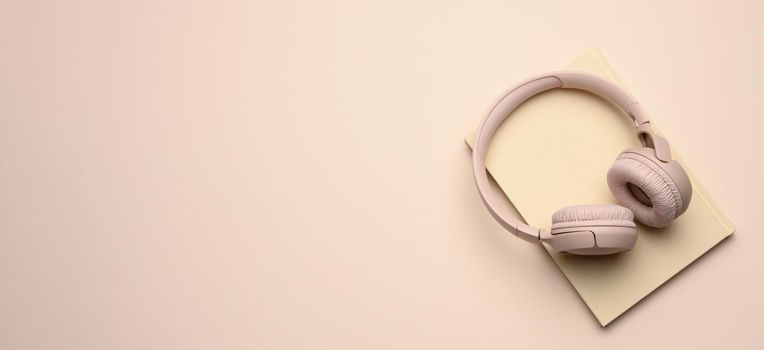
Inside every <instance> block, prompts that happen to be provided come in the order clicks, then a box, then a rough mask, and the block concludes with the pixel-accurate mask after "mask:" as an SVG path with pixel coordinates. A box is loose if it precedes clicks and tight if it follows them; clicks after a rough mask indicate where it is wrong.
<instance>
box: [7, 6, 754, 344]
mask: <svg viewBox="0 0 764 350" xmlns="http://www.w3.org/2000/svg"><path fill="white" fill-rule="evenodd" d="M762 13H764V6H762V5H760V4H757V3H756V2H754V1H751V2H747V3H746V2H724V4H721V3H717V2H705V1H701V2H699V1H687V2H673V3H671V4H666V3H665V2H663V1H660V2H657V1H656V2H655V3H654V4H650V3H648V2H643V1H633V2H628V3H627V2H611V1H602V2H584V1H577V2H571V3H570V4H553V3H546V2H530V1H524V2H518V3H514V4H513V3H512V2H509V1H496V2H482V1H477V2H470V3H469V4H468V3H467V2H464V3H462V4H447V3H444V2H437V1H430V2H427V1H405V2H399V3H397V4H393V3H389V2H379V3H377V4H373V3H370V2H369V3H367V2H332V1H326V2H313V1H305V2H302V3H296V2H282V1H270V2H262V1H260V2H258V1H253V2H244V1H243V2H241V3H229V2H221V1H215V2H213V1H209V2H198V1H194V2H188V1H176V2H161V3H158V2H156V1H130V2H121V3H119V2H114V3H107V2H96V1H67V2H50V3H46V2H37V1H17V2H15V1H10V2H9V1H7V0H6V1H2V2H0V348H3V349H37V348H40V349H42V348H44V349H50V348H58V349H103V348H111V349H137V348H140V349H166V348H258V349H278V348H436V347H437V348H495V349H506V348H519V347H520V346H534V347H535V346H540V345H544V346H546V347H550V348H551V347H557V348H559V347H561V346H565V347H568V348H570V347H573V346H576V347H582V348H603V349H604V348H613V347H618V348H646V347H654V346H658V345H662V346H681V347H688V346H694V347H697V348H704V347H706V348H718V347H720V346H727V345H728V344H734V346H732V347H735V348H761V346H762V344H764V335H762V332H761V329H762V326H761V324H762V321H764V320H762V318H763V316H762V315H763V314H764V302H762V299H761V296H762V294H764V282H762V277H761V269H762V267H764V257H763V256H762V254H761V246H762V244H764V237H762V229H763V228H764V227H763V226H764V224H762V221H761V220H760V219H759V217H760V216H761V215H760V214H759V210H760V209H759V208H760V203H761V198H762V196H764V190H763V188H762V184H761V182H760V179H761V178H762V175H764V174H762V169H764V168H763V167H762V166H761V160H762V157H761V154H760V150H761V149H764V141H762V138H761V137H760V135H761V130H762V127H763V126H764V121H762V114H764V99H762V98H761V95H762V92H763V91H764V68H762V64H761V62H762V61H764V26H762V24H760V16H761V14H762ZM591 45H597V46H598V47H599V48H600V49H601V50H602V51H603V53H604V54H605V56H606V57H607V58H608V60H609V61H610V63H611V64H612V65H613V66H614V68H615V69H616V70H617V71H618V73H619V75H620V76H621V78H622V79H623V80H624V82H625V83H626V85H627V86H629V87H630V89H631V90H632V91H633V92H634V94H635V95H636V96H638V97H639V98H640V100H641V101H642V102H643V104H644V105H645V106H646V107H647V108H648V110H649V111H650V112H651V114H652V115H655V116H657V117H658V118H660V120H661V124H660V125H661V129H662V130H663V131H664V132H665V133H666V134H668V135H671V136H672V140H671V141H672V144H673V145H674V146H676V147H677V148H678V149H679V150H680V152H681V154H682V157H683V158H684V160H685V161H686V163H688V164H689V165H690V166H691V168H692V169H693V171H694V173H695V174H696V175H697V176H698V177H699V178H700V179H701V180H702V182H703V184H704V186H705V187H706V189H707V190H708V191H709V193H710V194H711V195H712V196H713V197H714V198H715V199H716V201H717V202H718V204H719V205H720V207H721V208H722V209H723V210H724V212H725V213H726V214H727V215H728V216H729V217H730V219H731V220H732V222H733V223H734V224H735V226H736V227H737V233H736V234H735V235H734V236H733V237H731V238H730V239H728V240H726V241H725V242H723V243H722V244H721V245H720V246H719V247H718V248H717V249H714V251H713V252H711V253H710V254H708V255H707V256H705V257H703V258H702V259H701V260H699V261H698V262H696V263H695V264H694V265H693V266H691V267H690V268H689V269H688V270H687V271H685V272H684V273H682V274H680V275H679V276H678V277H676V278H674V279H673V280H672V281H670V282H669V283H668V284H667V285H666V286H664V287H662V288H661V289H659V290H658V291H657V292H656V293H654V294H653V295H651V296H650V297H648V298H647V299H646V300H645V301H643V302H642V303H640V304H639V305H638V306H637V307H636V308H634V309H633V310H631V311H629V312H628V313H627V314H626V315H624V316H623V317H621V318H619V319H618V320H617V321H615V322H614V323H613V324H612V325H611V326H610V327H608V328H607V329H602V328H600V327H599V325H598V324H597V323H596V321H595V320H594V318H593V317H592V316H591V314H590V313H589V311H588V310H587V309H586V307H585V306H584V305H583V303H582V302H581V301H580V300H579V298H578V296H576V295H575V292H574V291H573V289H572V288H571V287H570V286H569V285H568V283H567V282H566V281H565V280H564V278H562V276H561V274H560V272H559V271H558V270H557V268H556V267H555V266H554V264H553V263H552V261H551V259H550V258H549V257H548V256H547V255H546V254H545V253H544V252H542V251H541V250H540V249H533V248H532V247H530V246H528V245H527V244H526V243H524V242H522V241H520V240H516V239H513V238H511V237H509V236H508V235H507V234H506V233H505V232H502V230H501V228H500V227H499V225H497V224H495V223H494V222H493V221H492V220H491V218H490V216H489V215H488V214H487V212H486V211H485V210H484V209H483V207H482V206H481V204H480V201H479V199H478V197H477V194H476V193H475V190H474V188H473V184H472V178H471V174H470V170H469V151H468V149H467V148H466V147H465V146H464V144H463V142H462V138H463V136H464V134H465V133H466V132H467V131H469V130H471V129H472V128H474V126H475V125H476V123H477V121H478V118H479V116H480V115H481V114H482V112H483V111H484V110H485V108H487V105H488V104H489V103H490V102H491V101H492V99H493V98H494V97H495V95H496V94H497V93H499V92H500V91H502V90H503V89H504V88H506V87H507V86H508V85H509V84H511V83H512V82H514V81H516V80H518V79H520V78H522V77H525V76H527V75H529V74H534V73H536V72H539V71H544V70H549V69H554V68H557V67H559V66H561V65H562V64H564V63H566V62H567V61H568V60H569V59H570V58H571V57H574V56H575V55H577V54H579V53H580V52H582V51H583V50H584V49H586V48H588V47H589V46H591ZM614 156H615V155H614ZM550 214H551V213H550Z"/></svg>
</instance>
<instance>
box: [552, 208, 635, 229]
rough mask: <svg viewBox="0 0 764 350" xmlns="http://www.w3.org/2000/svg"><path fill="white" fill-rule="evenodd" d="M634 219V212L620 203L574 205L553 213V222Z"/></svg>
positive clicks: (629, 220)
mask: <svg viewBox="0 0 764 350" xmlns="http://www.w3.org/2000/svg"><path fill="white" fill-rule="evenodd" d="M633 220H634V214H632V212H631V210H629V209H628V208H624V207H622V206H620V205H612V204H597V205H574V206H571V207H565V208H562V209H560V210H558V211H556V212H555V213H554V215H552V224H561V223H567V222H580V221H628V222H631V221H633Z"/></svg>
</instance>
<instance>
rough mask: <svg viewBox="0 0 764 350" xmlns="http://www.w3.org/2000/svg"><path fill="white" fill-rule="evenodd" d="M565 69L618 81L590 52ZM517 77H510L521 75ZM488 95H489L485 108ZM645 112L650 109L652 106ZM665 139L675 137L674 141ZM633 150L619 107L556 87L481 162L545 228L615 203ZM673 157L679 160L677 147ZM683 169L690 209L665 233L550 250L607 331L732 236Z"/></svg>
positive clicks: (522, 111)
mask: <svg viewBox="0 0 764 350" xmlns="http://www.w3.org/2000/svg"><path fill="white" fill-rule="evenodd" d="M565 69H569V70H577V71H585V72H589V73H593V74H596V75H599V76H603V77H605V78H608V79H610V80H612V81H614V82H616V83H618V84H621V85H622V83H621V81H620V80H619V79H618V77H617V76H616V74H615V72H614V71H613V70H612V68H610V66H609V65H608V64H607V62H606V61H605V59H604V58H603V57H602V55H601V54H600V53H599V51H597V50H596V49H591V50H589V51H587V52H586V53H585V54H584V55H582V56H581V57H579V58H578V59H576V60H575V61H573V62H572V63H570V64H569V65H568V66H566V67H565ZM529 75H530V74H529ZM516 78H517V79H513V80H520V79H523V78H525V77H516ZM507 83H508V85H510V84H512V83H513V81H508V82H507ZM499 92H500V91H497V94H498V93H499ZM494 97H495V96H486V101H487V102H486V103H490V101H491V100H492V99H493V98H494ZM636 98H637V99H639V96H636ZM643 106H644V107H645V108H646V109H647V112H648V113H649V112H650V106H649V105H648V104H646V103H643ZM486 107H488V106H487V105H486ZM651 121H652V124H653V125H656V124H657V125H658V126H660V119H659V118H657V120H656V118H655V117H653V116H651ZM664 136H665V137H666V138H667V139H668V140H669V142H670V141H671V135H664ZM473 137H474V132H473V133H471V134H470V135H469V136H468V137H467V143H468V144H470V145H471V142H472V138H473ZM634 147H641V145H640V144H639V141H638V140H637V137H636V135H635V132H634V124H633V122H631V120H630V119H629V118H628V117H627V116H626V115H625V114H624V113H623V112H621V111H620V110H619V109H617V108H616V107H615V106H613V105H611V104H610V103H608V102H606V101H604V100H602V99H600V98H599V97H596V96H594V95H591V94H589V93H586V92H583V91H577V90H570V89H566V90H562V89H556V90H552V91H549V92H546V93H543V94H541V95H538V96H536V97H534V98H532V99H530V100H529V101H527V102H525V103H523V104H522V105H521V106H520V107H519V108H518V109H517V110H516V111H515V112H514V113H513V114H512V115H511V116H510V117H509V118H507V120H506V121H505V122H504V124H503V125H502V126H501V127H500V128H499V130H498V131H497V132H496V135H495V136H494V138H493V140H492V143H491V147H490V150H489V151H488V155H487V158H486V164H487V168H488V171H489V172H490V173H491V175H492V176H493V178H494V179H495V180H496V182H497V183H498V184H499V186H500V187H501V189H502V190H503V191H504V192H505V193H506V194H507V197H508V198H509V199H510V200H511V201H512V204H513V205H514V206H515V208H516V209H517V211H518V212H519V213H520V215H521V216H522V217H523V219H524V220H525V221H526V222H528V223H529V224H530V225H533V226H536V227H544V228H549V226H550V224H551V223H550V221H551V217H552V213H554V212H555V211H556V210H557V209H560V208H562V207H565V206H570V205H577V204H598V203H613V204H617V203H616V200H615V198H614V197H613V195H612V194H611V193H610V190H609V189H608V186H607V181H606V174H607V171H608V168H609V167H610V166H611V165H612V164H613V161H614V160H615V158H616V156H618V154H619V153H620V152H621V151H622V150H624V149H627V148H634ZM672 155H673V157H674V159H676V160H677V161H679V162H680V163H682V160H681V157H680V156H679V155H678V154H677V152H676V149H672ZM518 165H521V166H518ZM682 165H683V166H684V163H682ZM684 168H685V170H687V173H688V175H689V176H690V180H691V182H692V185H693V196H692V202H691V203H690V206H689V208H688V209H687V211H686V212H685V213H684V214H683V215H682V216H680V217H679V218H678V219H676V220H675V221H673V222H672V224H671V225H670V226H669V227H667V228H664V229H653V228H649V227H646V226H644V225H640V224H638V231H639V238H638V240H637V244H636V246H635V247H634V249H633V250H632V251H630V252H626V253H622V254H617V255H612V256H605V257H582V256H574V255H560V254H556V253H552V252H551V251H550V253H551V255H552V258H553V259H554V261H555V263H556V264H557V266H559V268H560V270H561V271H562V273H563V274H564V275H565V277H567V279H568V280H569V281H570V283H571V284H572V285H573V287H574V288H575V289H576V291H578V294H579V295H580V296H581V298H582V299H583V301H584V302H585V303H586V305H587V306H588V307H589V309H590V310H591V311H592V313H593V314H594V316H595V317H596V318H597V320H598V321H599V322H600V324H602V325H603V326H605V325H607V324H608V323H610V322H611V321H613V320H614V319H615V318H616V317H618V316H619V315H621V314H622V313H624V312H625V311H626V310H628V309H629V308H630V307H631V306H633V305H634V304H636V303H637V302H638V301H640V300H641V299H642V298H644V297H645V296H647V295H648V294H650V293H651V292H652V291H653V290H655V289H656V288H658V287H659V286H660V285H661V284H663V283H665V282H666V281H668V280H669V279H670V278H671V277H672V276H674V275H676V274H677V273H679V272H680V271H681V270H682V269H683V268H685V267H686V266H687V265H689V264H690V263H692V262H693V261H694V260H695V259H697V258H698V257H700V256H701V255H703V254H704V253H705V252H707V251H708V250H709V249H711V248H713V247H714V246H715V245H716V244H717V243H719V242H720V241H722V240H723V239H724V238H725V237H727V236H729V235H730V234H732V232H733V231H734V227H733V226H732V224H731V223H730V222H729V220H728V219H727V218H726V217H725V216H724V214H723V213H722V212H721V211H720V210H719V208H718V207H716V205H715V204H714V203H713V201H712V200H711V198H710V197H709V196H708V194H707V193H706V192H705V191H704V190H703V187H702V186H701V184H700V182H699V181H698V179H697V178H696V177H695V176H693V174H692V169H688V168H687V167H686V166H684Z"/></svg>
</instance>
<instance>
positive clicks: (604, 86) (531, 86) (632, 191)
mask: <svg viewBox="0 0 764 350" xmlns="http://www.w3.org/2000/svg"><path fill="white" fill-rule="evenodd" d="M555 88H563V89H569V88H570V89H580V90H584V91H588V92H590V93H593V94H595V95H598V96H600V97H602V98H604V99H606V100H609V101H610V102H612V103H613V104H615V105H616V106H618V107H620V108H621V109H622V110H623V111H625V112H626V114H627V115H628V116H629V117H631V118H632V119H633V120H634V124H635V126H636V132H637V136H638V137H639V139H640V142H641V143H642V145H643V146H644V147H643V148H639V149H627V150H625V151H623V152H621V154H620V155H618V157H617V158H616V160H615V163H614V164H613V166H612V167H610V170H609V171H608V173H607V181H608V187H610V191H612V192H613V195H615V198H616V199H617V200H618V201H619V202H620V203H621V204H622V205H623V206H620V205H612V204H601V205H578V206H572V207H566V208H562V209H560V210H558V211H557V212H555V213H554V215H553V216H552V228H551V230H550V231H547V230H544V229H539V228H535V227H532V226H529V225H526V224H525V223H523V222H521V221H520V220H519V219H518V218H516V217H514V216H513V214H512V210H511V209H510V208H509V207H508V206H507V205H506V204H505V202H504V201H501V200H499V199H500V197H501V196H502V194H501V192H499V191H498V190H497V189H496V188H494V187H492V186H491V185H490V183H489V181H488V174H487V172H486V169H485V156H486V153H487V151H488V146H489V145H490V142H491V138H492V137H493V135H494V133H495V132H496V129H497V128H498V127H499V125H501V123H502V122H503V121H504V119H506V118H507V116H509V114H511V113H512V111H514V110H515V109H516V108H517V107H518V106H519V105H520V104H522V103H523V102H524V101H526V100H527V99H529V98H531V97H533V96H535V95H537V94H540V93H542V92H544V91H547V90H551V89H555ZM472 166H473V172H474V174H475V182H476V184H477V188H478V192H479V193H480V197H481V198H482V199H483V203H485V206H486V208H488V211H489V212H490V213H491V215H493V217H494V218H496V220H497V221H499V223H500V224H501V225H502V226H504V228H506V229H507V230H509V231H510V232H512V233H513V234H514V235H516V236H518V237H520V238H522V239H524V240H526V241H530V242H534V243H538V242H545V243H547V244H548V245H549V246H550V247H551V248H552V249H553V250H554V251H556V252H561V253H562V252H564V253H571V254H580V255H605V254H614V253H618V252H622V251H626V250H631V249H632V248H633V247H634V243H636V241H637V226H636V225H635V224H634V221H633V220H634V218H636V219H637V220H638V221H639V222H641V223H642V224H645V225H647V226H652V227H665V226H668V224H669V223H670V222H671V221H672V220H674V219H676V218H677V217H679V215H682V213H684V211H685V210H687V207H688V206H689V205H690V198H692V185H691V184H690V179H689V178H688V177H687V173H685V171H684V169H682V166H681V165H679V163H677V162H676V161H674V160H672V159H671V151H670V150H669V145H668V142H667V141H666V139H664V138H663V137H661V136H660V135H658V134H655V133H653V130H652V127H651V126H650V121H649V120H648V118H647V115H646V113H645V111H644V110H643V109H642V107H641V106H640V105H639V103H638V102H637V101H636V100H635V99H634V98H633V97H631V95H629V94H628V93H627V92H625V91H623V90H622V89H621V88H619V87H618V86H616V85H614V84H613V83H611V82H609V81H607V80H604V79H602V78H598V77H595V76H592V75H589V74H586V73H580V72H553V73H548V74H543V75H540V76H537V77H534V78H531V79H528V80H526V81H524V82H522V83H519V84H517V85H515V86H514V87H512V88H510V89H509V90H507V91H506V92H505V93H504V94H502V95H501V96H500V97H499V98H498V99H497V100H496V102H494V104H493V105H492V106H491V108H490V109H489V110H488V113H487V114H486V116H485V118H484V119H483V121H482V123H481V124H480V127H479V128H478V131H477V136H476V137H475V144H474V152H473V154H472Z"/></svg>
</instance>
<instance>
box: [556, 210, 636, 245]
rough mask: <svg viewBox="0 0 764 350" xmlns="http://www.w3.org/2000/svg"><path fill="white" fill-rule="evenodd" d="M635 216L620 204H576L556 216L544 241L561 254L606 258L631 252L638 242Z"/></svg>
mask: <svg viewBox="0 0 764 350" xmlns="http://www.w3.org/2000/svg"><path fill="white" fill-rule="evenodd" d="M633 220H634V215H633V214H632V213H631V211H630V210H629V209H627V208H624V207H622V206H620V205H612V204H604V205H576V206H572V207H566V208H562V209H560V210H558V211H557V212H555V213H554V215H553V216H552V229H551V231H550V236H549V237H547V238H546V239H545V240H544V242H546V243H547V244H549V246H550V247H552V249H553V250H555V251H557V252H565V253H571V254H578V255H605V254H613V253H618V252H622V251H627V250H631V249H632V248H633V247H634V244H635V243H636V242H637V226H636V225H634V221H633Z"/></svg>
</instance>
